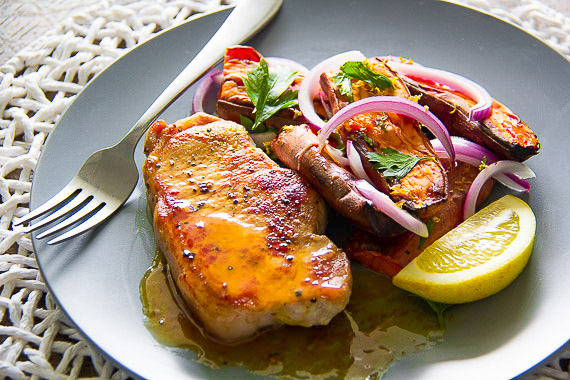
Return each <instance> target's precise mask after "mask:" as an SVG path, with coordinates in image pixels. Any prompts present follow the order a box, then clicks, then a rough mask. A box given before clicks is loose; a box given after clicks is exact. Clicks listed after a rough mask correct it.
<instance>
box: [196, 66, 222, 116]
mask: <svg viewBox="0 0 570 380" xmlns="http://www.w3.org/2000/svg"><path fill="white" fill-rule="evenodd" d="M221 83H222V72H221V71H220V70H219V69H213V70H211V71H210V72H208V73H207V74H206V75H205V76H204V78H203V79H202V80H201V81H200V84H198V87H197V88H196V92H195V93H194V98H192V113H196V112H204V100H205V99H206V97H207V95H208V94H209V93H210V91H211V90H212V87H213V86H217V87H218V88H219V86H220V85H221Z"/></svg>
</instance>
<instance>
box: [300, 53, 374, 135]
mask: <svg viewBox="0 0 570 380" xmlns="http://www.w3.org/2000/svg"><path fill="white" fill-rule="evenodd" d="M364 59H366V58H365V57H364V55H363V54H362V53H361V52H359V51H356V50H352V51H347V52H345V53H341V54H337V55H334V56H332V57H330V58H328V59H325V60H324V61H322V62H320V63H319V64H317V65H315V67H313V68H312V69H311V70H310V71H309V73H308V74H307V76H306V77H305V79H304V80H303V83H301V87H300V88H299V94H298V97H299V108H300V109H301V112H303V116H305V118H306V119H307V120H308V121H309V122H310V123H311V124H313V125H315V126H317V127H319V128H321V127H322V126H323V125H324V124H325V122H324V120H323V119H321V117H320V116H319V115H317V113H316V112H315V109H314V107H313V99H314V98H315V96H316V95H317V94H318V92H319V89H320V84H319V80H320V76H321V74H322V73H324V72H327V71H332V70H338V68H339V67H340V65H342V64H343V63H344V62H346V61H350V60H364Z"/></svg>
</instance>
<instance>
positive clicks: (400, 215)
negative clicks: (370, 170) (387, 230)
mask: <svg viewBox="0 0 570 380" xmlns="http://www.w3.org/2000/svg"><path fill="white" fill-rule="evenodd" d="M355 185H356V188H357V189H358V191H359V192H360V193H361V194H362V195H363V196H364V197H365V198H366V199H368V200H370V201H371V202H372V203H373V204H374V206H376V208H377V209H378V210H379V211H381V212H382V213H384V214H386V215H387V216H388V217H390V218H391V219H393V220H394V221H395V222H396V223H398V224H399V225H401V226H402V227H404V228H405V229H407V230H409V231H412V232H413V233H415V234H417V235H420V236H422V237H428V235H429V231H428V229H427V226H426V225H425V224H424V223H423V222H422V221H421V220H419V219H417V218H416V217H414V216H412V215H411V214H410V213H409V212H407V211H405V210H402V209H401V208H399V207H398V206H396V204H395V203H394V202H392V200H391V199H390V197H389V196H387V195H386V194H384V193H382V192H380V191H378V190H376V188H375V187H374V186H372V185H371V184H369V183H368V182H366V181H365V180H363V179H359V180H357V181H356V182H355Z"/></svg>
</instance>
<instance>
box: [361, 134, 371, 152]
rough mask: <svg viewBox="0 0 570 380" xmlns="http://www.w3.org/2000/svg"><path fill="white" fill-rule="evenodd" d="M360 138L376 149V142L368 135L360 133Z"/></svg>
mask: <svg viewBox="0 0 570 380" xmlns="http://www.w3.org/2000/svg"><path fill="white" fill-rule="evenodd" d="M360 137H362V139H363V140H364V141H365V142H366V144H368V145H370V147H371V148H374V140H372V139H371V138H370V137H368V135H367V134H366V133H364V132H360Z"/></svg>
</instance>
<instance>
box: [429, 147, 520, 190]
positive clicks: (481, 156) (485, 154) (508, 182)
mask: <svg viewBox="0 0 570 380" xmlns="http://www.w3.org/2000/svg"><path fill="white" fill-rule="evenodd" d="M451 142H452V143H453V147H454V148H455V158H456V160H457V161H461V162H465V163H467V164H469V165H471V166H475V167H477V168H478V167H480V166H481V165H490V164H492V163H495V162H497V161H498V160H499V158H498V157H497V156H496V155H495V154H494V153H493V152H491V151H490V150H488V149H487V148H485V147H482V146H481V145H479V144H476V143H474V142H473V141H469V140H466V139H464V138H462V137H458V136H451ZM431 145H432V147H433V149H434V150H435V152H436V153H437V154H445V149H443V146H442V145H441V143H440V142H439V141H438V140H436V139H434V140H431ZM493 178H494V179H496V180H497V181H499V182H500V183H501V184H503V185H504V186H507V187H508V188H510V189H512V190H515V191H524V192H528V191H529V190H530V184H529V183H528V182H527V181H525V180H524V179H521V178H519V177H517V176H515V175H513V174H504V173H496V174H495V175H494V176H493Z"/></svg>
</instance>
